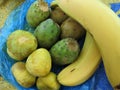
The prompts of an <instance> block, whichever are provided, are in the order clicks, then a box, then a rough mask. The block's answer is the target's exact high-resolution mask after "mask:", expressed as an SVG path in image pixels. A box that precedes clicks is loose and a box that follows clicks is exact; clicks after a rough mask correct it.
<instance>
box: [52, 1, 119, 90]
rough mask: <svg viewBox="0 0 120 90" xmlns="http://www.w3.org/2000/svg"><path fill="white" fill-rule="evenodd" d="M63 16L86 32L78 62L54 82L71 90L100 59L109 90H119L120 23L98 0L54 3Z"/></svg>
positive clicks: (93, 70) (97, 64)
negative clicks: (70, 18) (66, 16)
mask: <svg viewBox="0 0 120 90" xmlns="http://www.w3.org/2000/svg"><path fill="white" fill-rule="evenodd" d="M54 3H56V4H57V5H58V6H59V7H60V8H61V9H62V10H63V11H64V12H65V13H66V14H68V15H69V16H70V17H72V18H74V19H75V20H76V21H78V22H79V23H80V24H82V25H83V26H84V28H85V29H86V30H87V34H86V39H85V42H84V46H83V49H82V51H81V53H80V55H79V57H78V59H77V60H76V61H75V62H74V63H72V64H70V65H68V66H67V67H66V68H65V69H63V70H62V71H61V72H60V73H59V74H58V77H57V79H58V81H59V82H60V83H61V84H63V85H66V86H75V85H78V84H81V83H83V82H84V81H86V80H87V79H88V78H89V77H91V75H92V74H93V73H94V72H95V70H96V69H97V67H98V66H99V63H100V61H101V60H100V58H102V60H103V63H104V66H105V71H106V75H107V77H108V80H109V81H110V83H111V85H112V87H113V88H117V89H120V70H119V69H120V19H119V17H118V16H117V15H116V14H115V13H114V12H113V11H112V10H111V9H110V8H109V7H108V6H107V5H105V4H104V3H103V2H102V1H100V0H56V1H55V2H54Z"/></svg>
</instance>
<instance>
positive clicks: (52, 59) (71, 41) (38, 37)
mask: <svg viewBox="0 0 120 90" xmlns="http://www.w3.org/2000/svg"><path fill="white" fill-rule="evenodd" d="M26 20H27V23H28V24H29V25H30V26H31V27H33V28H35V29H34V32H33V33H31V32H29V31H26V30H15V31H14V32H12V33H11V34H10V35H9V36H8V39H7V42H6V43H7V53H8V55H9V56H10V57H11V58H12V59H13V60H15V61H16V62H15V63H14V64H13V66H12V67H11V71H12V74H13V76H14V77H15V79H16V81H17V82H18V83H19V84H20V85H21V86H23V87H25V88H29V87H31V86H33V85H36V87H37V88H38V89H40V90H59V88H60V85H61V84H62V83H61V82H60V80H61V79H59V78H58V77H61V75H57V74H56V73H54V72H52V71H51V68H52V65H53V64H54V65H58V66H67V65H71V64H73V63H75V61H77V58H78V57H79V55H80V52H81V48H80V45H79V40H80V39H81V38H82V37H83V36H84V35H85V33H86V32H85V29H84V28H83V27H82V25H80V24H79V23H78V22H76V21H75V20H74V19H72V18H71V17H69V16H68V15H66V14H65V13H64V12H63V11H62V10H61V9H60V8H59V7H58V6H57V5H54V4H53V5H52V4H51V6H48V4H47V3H46V2H45V1H44V0H37V1H35V2H34V3H33V4H32V5H31V6H30V8H29V9H28V12H27V15H26ZM75 65H76V64H75ZM73 68H74V67H73ZM73 68H72V69H73ZM70 70H71V69H70ZM73 71H74V70H72V71H71V72H73ZM62 75H63V74H62ZM63 85H64V84H63Z"/></svg>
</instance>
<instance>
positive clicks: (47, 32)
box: [34, 19, 60, 49]
mask: <svg viewBox="0 0 120 90" xmlns="http://www.w3.org/2000/svg"><path fill="white" fill-rule="evenodd" d="M34 35H35V36H36V38H37V40H38V44H39V47H42V48H46V49H49V48H50V47H51V46H52V45H53V44H55V43H56V41H57V40H58V38H59V36H60V27H59V26H58V25H57V24H56V23H55V22H54V21H53V20H52V19H47V20H45V21H43V22H42V23H41V24H40V25H39V26H38V27H37V28H36V29H35V31H34Z"/></svg>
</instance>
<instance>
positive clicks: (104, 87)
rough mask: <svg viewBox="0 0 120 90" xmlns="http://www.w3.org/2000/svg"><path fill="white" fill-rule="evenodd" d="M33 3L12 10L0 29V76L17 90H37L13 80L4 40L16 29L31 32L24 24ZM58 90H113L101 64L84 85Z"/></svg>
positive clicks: (27, 0) (119, 6)
mask: <svg viewBox="0 0 120 90" xmlns="http://www.w3.org/2000/svg"><path fill="white" fill-rule="evenodd" d="M34 1H35V0H25V2H24V3H23V4H22V5H20V6H19V7H18V8H16V9H15V10H13V12H12V13H11V14H10V15H9V17H8V18H7V20H6V23H5V25H4V26H3V28H1V29H0V75H1V76H2V77H3V78H4V79H6V80H7V81H8V82H10V83H11V84H12V85H14V86H15V87H17V89H18V90H37V88H36V87H35V86H33V87H31V88H27V89H26V88H23V87H21V86H20V85H19V84H18V83H17V82H16V80H15V79H14V77H13V75H12V73H11V70H10V68H11V66H12V64H13V63H15V61H14V60H12V59H11V58H10V57H9V56H8V55H7V53H6V39H7V37H8V35H9V34H10V33H12V32H13V31H15V30H17V29H24V30H28V31H32V30H33V28H30V27H29V25H27V23H26V13H27V10H28V8H29V6H30V5H31V4H32V3H33V2H34ZM51 1H52V0H46V2H48V4H50V2H51ZM111 9H112V10H113V11H115V12H117V11H118V10H120V3H111ZM118 16H120V15H118ZM81 42H83V41H81ZM60 70H61V68H60V67H56V66H53V68H52V71H53V72H55V73H58V72H59V71H60ZM60 90H113V89H112V87H111V86H110V84H109V82H108V80H107V77H106V74H105V71H104V66H103V63H102V62H101V64H100V66H99V68H98V69H97V71H96V72H95V74H94V75H93V76H92V77H91V78H90V79H89V80H87V81H86V82H85V83H84V84H82V85H78V86H74V87H65V86H61V89H60Z"/></svg>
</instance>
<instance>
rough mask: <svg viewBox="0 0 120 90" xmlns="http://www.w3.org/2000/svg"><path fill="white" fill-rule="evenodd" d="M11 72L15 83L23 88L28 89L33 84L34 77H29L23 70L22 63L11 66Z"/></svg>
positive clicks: (23, 65)
mask: <svg viewBox="0 0 120 90" xmlns="http://www.w3.org/2000/svg"><path fill="white" fill-rule="evenodd" d="M11 71H12V73H13V76H14V77H15V79H16V81H17V82H18V83H19V84H20V85H21V86H23V87H25V88H29V87H31V86H33V85H34V84H35V80H36V77H34V76H33V75H31V74H30V73H29V72H28V71H27V70H26V68H25V63H24V62H17V63H15V64H13V66H12V68H11Z"/></svg>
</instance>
